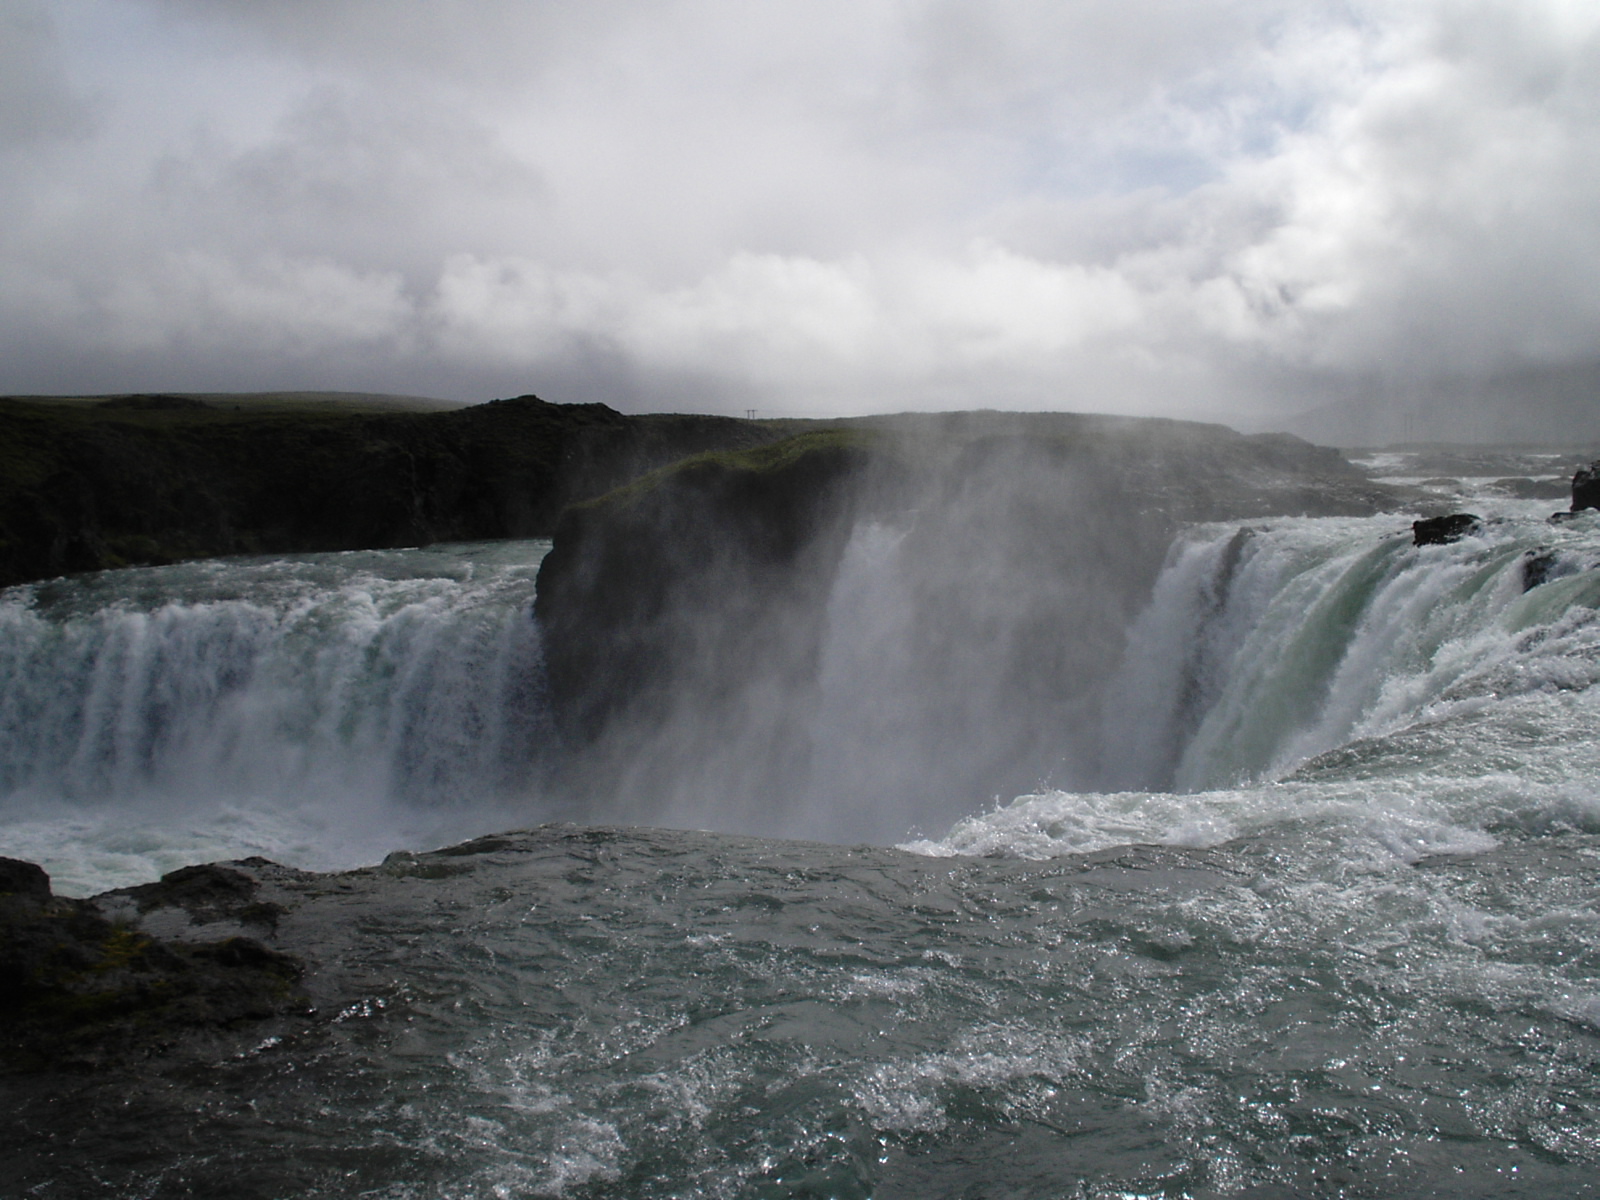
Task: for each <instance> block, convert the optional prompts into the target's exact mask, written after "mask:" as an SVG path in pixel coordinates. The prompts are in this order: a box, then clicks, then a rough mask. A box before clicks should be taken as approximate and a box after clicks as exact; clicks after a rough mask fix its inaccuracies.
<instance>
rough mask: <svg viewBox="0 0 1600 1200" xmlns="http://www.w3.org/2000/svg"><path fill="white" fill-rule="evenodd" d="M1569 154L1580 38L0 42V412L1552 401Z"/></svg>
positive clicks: (529, 15) (1513, 3)
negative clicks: (303, 404) (96, 402)
mask: <svg viewBox="0 0 1600 1200" xmlns="http://www.w3.org/2000/svg"><path fill="white" fill-rule="evenodd" d="M1597 149H1600V5H1597V4H1595V3H1594V2H1593V0H1504V2H1475V0H1375V2H1372V3H1367V2H1366V0H1345V2H1338V3H1335V2H1328V3H1322V2H1320V0H1302V2H1298V3H1292V2H1289V3H1286V2H1283V0H1042V2H1037V3H1036V2H1033V0H988V2H983V3H979V2H977V0H850V2H848V3H845V2H842V0H840V2H835V0H804V2H803V3H799V2H795V3H790V2H786V0H770V2H767V0H704V2H701V0H683V2H680V0H649V2H645V0H638V2H631V3H613V2H609V0H0V391H5V392H69V391H95V392H102V391H132V390H239V389H260V388H327V389H350V390H367V391H398V392H410V393H419V394H428V395H438V396H444V397H449V398H454V399H461V400H471V401H479V400H485V399H489V398H491V397H494V396H503V395H516V394H519V393H522V392H529V391H532V392H537V393H539V394H541V395H544V396H545V397H546V398H548V399H553V400H605V401H607V402H609V403H611V404H613V405H614V406H616V407H619V408H624V409H630V410H635V411H638V410H648V409H695V410H702V411H722V412H742V411H743V410H745V409H747V408H755V409H758V410H760V411H761V412H763V413H770V414H774V415H776V414H780V413H783V414H796V415H799V414H819V415H820V414H832V413H846V412H849V413H855V412H866V411H887V410H897V409H904V408H948V407H998V408H1077V409H1094V410H1102V411H1121V412H1159V413H1164V414H1168V415H1180V416H1197V417H1208V416H1217V417H1221V418H1225V419H1226V418H1235V419H1241V420H1246V421H1249V420H1254V421H1256V422H1258V423H1267V424H1270V423H1272V422H1273V421H1274V420H1275V419H1278V418H1287V417H1288V416H1290V415H1292V414H1294V413H1296V412H1298V411H1300V410H1303V409H1306V408H1310V407H1312V406H1315V405H1318V404H1322V403H1326V402H1328V401H1337V400H1346V399H1350V398H1352V397H1354V398H1358V399H1359V398H1371V397H1384V398H1386V399H1385V400H1384V402H1385V403H1389V402H1391V401H1392V400H1393V398H1394V397H1401V398H1404V397H1405V396H1412V395H1417V394H1421V392H1423V391H1427V390H1428V389H1432V393H1430V394H1433V393H1437V392H1438V391H1439V389H1440V388H1441V387H1444V388H1446V390H1448V389H1450V388H1455V389H1458V390H1460V391H1462V392H1463V394H1465V393H1467V392H1472V393H1473V394H1475V395H1484V394H1487V392H1486V390H1485V389H1486V388H1489V389H1490V390H1492V388H1490V385H1489V384H1487V383H1485V381H1493V380H1502V381H1503V380H1505V379H1519V378H1533V377H1537V378H1540V379H1546V380H1548V379H1550V378H1555V379H1566V380H1568V381H1569V384H1570V386H1569V387H1568V390H1569V391H1571V390H1572V388H1574V387H1575V388H1577V389H1578V390H1579V391H1580V392H1581V391H1582V389H1583V388H1584V387H1587V386H1588V383H1587V382H1586V381H1590V380H1600V375H1596V374H1595V373H1594V370H1593V368H1594V366H1595V364H1596V363H1597V362H1600V153H1597ZM1441 381H1443V383H1441ZM1571 381H1577V382H1575V383H1572V382H1571ZM1494 386H1499V385H1494ZM1561 386H1567V385H1561ZM1558 390H1559V387H1558ZM1584 395H1588V394H1587V393H1584ZM1567 400H1568V402H1572V403H1579V404H1580V405H1581V404H1584V403H1586V404H1588V405H1590V406H1591V407H1593V406H1595V405H1597V404H1600V400H1596V399H1595V398H1594V397H1593V396H1589V398H1588V399H1587V400H1584V399H1582V398H1579V399H1578V400H1576V401H1574V400H1573V398H1572V397H1571V396H1568V397H1567Z"/></svg>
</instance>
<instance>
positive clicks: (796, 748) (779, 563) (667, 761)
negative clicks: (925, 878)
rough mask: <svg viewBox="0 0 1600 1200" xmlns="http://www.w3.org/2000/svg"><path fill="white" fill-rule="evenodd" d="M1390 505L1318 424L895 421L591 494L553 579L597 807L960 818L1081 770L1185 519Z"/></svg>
mask: <svg viewBox="0 0 1600 1200" xmlns="http://www.w3.org/2000/svg"><path fill="white" fill-rule="evenodd" d="M1391 499H1392V498H1391V497H1390V496H1389V495H1388V493H1387V492H1386V491H1385V489H1383V488H1382V487H1380V486H1376V485H1373V484H1372V483H1371V482H1370V481H1369V480H1367V479H1366V477H1365V476H1363V475H1362V474H1361V473H1360V472H1358V471H1356V470H1355V469H1354V468H1351V467H1350V466H1349V465H1348V464H1346V463H1345V462H1344V460H1343V459H1342V458H1341V457H1340V456H1339V455H1338V454H1337V453H1336V452H1334V451H1329V450H1323V449H1321V448H1318V447H1313V446H1310V445H1308V444H1307V443H1304V442H1300V441H1299V440H1298V439H1294V438H1282V437H1259V438H1248V437H1243V436H1241V435H1239V434H1237V433H1234V432H1232V431H1231V430H1226V429H1223V428H1221V427H1218V426H1204V425H1197V424H1189V423H1184V422H1175V421H1158V420H1138V419H1133V418H1111V417H1094V416H1084V415H1080V414H1005V413H955V414H930V415H908V416H903V417H895V418H875V419H868V420H862V421H855V422H844V423H840V424H839V425H837V426H835V427H834V428H832V429H827V430H819V431H815V432H813V433H810V434H807V435H804V436H802V437H798V438H796V439H793V440H792V441H787V442H780V443H774V444H773V445H771V446H767V447H763V448H761V449H759V450H756V451H751V452H746V453H743V454H738V455H716V456H710V457H708V458H705V459H700V460H693V461H691V462H689V463H685V464H680V465H678V466H676V467H673V468H670V469H668V470H666V471H663V472H661V473H659V474H657V475H653V476H650V477H648V478H647V479H644V480H641V481H639V482H638V483H636V484H634V485H631V486H630V487H628V488H625V489H623V490H622V491H620V492H618V493H615V494H613V495H609V496H606V497H603V498H600V499H598V500H596V501H594V502H592V503H589V504H585V505H580V506H577V507H575V508H573V509H571V510H569V511H568V512H567V513H566V514H565V515H564V516H563V518H562V521H561V523H560V525H559V526H558V527H557V530H556V533H555V537H554V548H553V549H552V550H551V552H550V554H549V556H548V557H547V558H546V559H545V561H544V565H543V567H542V568H541V570H540V574H539V589H538V601H537V608H536V613H537V616H538V618H539V620H540V622H541V623H542V624H543V626H544V635H545V636H544V646H545V659H546V669H547V677H548V680H549V688H550V700H551V707H552V710H553V711H554V713H555V716H556V720H557V724H558V726H559V727H560V729H561V730H562V732H563V733H564V734H565V735H566V738H567V740H568V748H569V750H571V751H572V752H573V753H572V756H571V760H570V762H569V765H568V768H567V771H568V776H569V778H568V780H567V786H569V787H570V788H571V789H572V790H573V792H574V794H575V796H576V797H580V798H581V799H575V801H574V804H575V811H576V807H577V805H578V804H580V803H581V805H582V808H583V811H584V812H585V814H586V815H588V814H595V815H596V816H597V818H598V819H601V820H606V819H613V818H616V819H621V817H622V813H623V806H621V805H619V806H618V809H617V810H615V811H608V810H607V808H606V804H607V800H608V798H609V797H614V796H626V797H627V798H628V799H627V804H626V811H627V812H628V813H629V814H630V817H631V819H639V814H645V819H648V820H652V821H655V822H658V823H664V824H684V825H695V826H701V825H705V824H707V823H710V822H712V821H714V820H715V821H721V822H729V821H737V823H738V824H739V827H741V828H748V829H756V830H760V831H762V832H771V833H775V834H780V835H788V836H811V835H813V834H814V833H815V832H816V830H813V829H810V828H808V827H805V826H796V825H792V824H785V823H783V822H784V819H785V818H783V817H781V815H780V814H783V813H817V812H823V811H827V809H828V807H829V806H830V805H832V806H837V805H839V804H855V805H857V806H858V807H859V809H860V813H861V820H860V821H858V822H856V824H855V827H856V828H858V829H859V833H858V835H857V836H860V837H862V838H863V839H865V840H875V839H877V840H888V839H892V838H894V837H897V836H903V834H904V832H905V828H906V826H907V824H908V823H909V819H908V818H906V817H905V816H904V815H903V814H904V812H905V811H906V809H907V808H910V807H913V806H912V805H911V804H910V803H909V801H908V802H907V804H906V805H904V806H901V805H899V804H898V803H897V801H896V796H901V797H910V796H913V795H914V796H916V797H917V801H916V803H915V805H914V807H915V809H916V812H917V814H918V816H917V817H916V818H915V819H917V820H922V821H927V822H929V823H930V824H937V823H938V822H940V821H941V820H943V819H944V818H945V817H946V816H948V817H949V819H950V820H954V819H956V818H957V817H959V816H960V815H962V814H963V813H964V812H966V811H969V810H970V805H971V801H972V797H973V796H974V795H987V794H993V793H997V792H998V793H1003V794H1016V793H1018V792H1022V791H1027V790H1029V789H1031V788H1036V787H1038V786H1039V785H1040V781H1041V780H1048V781H1050V782H1051V783H1052V784H1053V785H1056V786H1068V785H1071V784H1073V783H1074V782H1077V781H1076V780H1074V779H1073V778H1071V777H1070V776H1069V775H1068V774H1067V772H1068V771H1069V770H1070V769H1071V768H1070V767H1069V766H1067V765H1064V764H1069V763H1071V762H1074V761H1077V762H1082V761H1083V760H1084V759H1086V758H1087V757H1088V753H1089V752H1088V747H1089V745H1090V743H1091V742H1092V741H1093V739H1094V737H1095V728H1094V726H1095V722H1096V721H1097V720H1098V716H1097V711H1098V690H1097V689H1098V688H1099V687H1100V685H1101V684H1102V683H1103V682H1104V681H1105V680H1106V679H1107V678H1109V677H1110V675H1111V674H1112V672H1113V671H1114V669H1115V666H1116V662H1117V660H1118V658H1119V656H1120V654H1121V650H1122V639H1123V637H1124V633H1125V630H1126V628H1127V626H1128V623H1129V621H1130V619H1131V617H1132V616H1133V614H1134V613H1136V612H1137V611H1138V608H1139V606H1140V605H1141V604H1142V603H1143V602H1144V599H1145V597H1146V596H1147V595H1148V592H1149V588H1150V586H1151V585H1152V583H1153V581H1154V578H1155V576H1156V573H1157V572H1158V571H1159V569H1160V566H1161V562H1162V559H1163V557H1164V555H1165V554H1166V551H1167V548H1168V546H1169V544H1170V542H1171V538H1172V534H1173V532H1174V530H1175V529H1176V528H1177V527H1178V526H1179V525H1181V524H1183V523H1185V522H1190V521H1203V520H1215V519H1224V518H1232V517H1247V516H1267V515H1271V514H1293V515H1298V514H1302V513H1370V512H1374V511H1378V510H1379V509H1380V508H1383V507H1386V506H1387V505H1388V504H1389V503H1390V502H1391ZM869 764H870V766H869ZM796 819H798V818H796ZM874 822H876V823H874ZM846 824H849V823H848V822H847V823H846ZM834 827H835V828H837V827H839V826H838V825H837V824H836V825H835V826H834Z"/></svg>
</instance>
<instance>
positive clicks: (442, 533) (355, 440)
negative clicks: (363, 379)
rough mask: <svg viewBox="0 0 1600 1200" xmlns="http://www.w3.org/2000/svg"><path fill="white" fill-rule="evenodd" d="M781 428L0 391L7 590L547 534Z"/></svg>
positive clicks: (570, 411) (512, 409) (533, 412)
mask: <svg viewBox="0 0 1600 1200" xmlns="http://www.w3.org/2000/svg"><path fill="white" fill-rule="evenodd" d="M778 436H780V433H779V432H778V431H777V430H776V429H774V428H772V427H770V426H767V425H763V424H760V423H757V422H750V421H738V420H734V419H732V418H727V417H711V416H671V415H652V416H638V417H630V416H624V415H623V414H622V413H618V412H615V411H613V410H612V409H609V408H607V407H606V406H604V405H600V404H585V405H556V404H547V403H545V402H544V401H541V400H539V399H538V398H537V397H534V396H522V397H519V398H517V399H514V400H499V401H494V402H492V403H489V404H483V405H476V406H473V407H470V408H463V409H457V410H454V411H448V412H403V411H394V412H370V411H341V410H337V409H316V408H306V407H302V408H299V409H293V408H289V409H285V410H283V411H275V410H272V409H270V408H267V409H263V408H255V407H245V408H241V409H237V410H236V409H234V408H232V407H230V406H226V405H224V404H222V403H221V402H220V401H218V400H216V399H215V398H213V399H211V400H198V399H192V398H186V397H166V398H163V397H123V398H118V399H114V400H111V401H107V402H104V403H101V404H94V405H65V404H44V403H36V402H24V401H19V400H4V399H0V586H4V585H7V584H12V583H19V582H23V581H26V580H31V579H40V578H47V577H49V576H52V575H58V574H62V573H64V572H70V571H84V570H94V569H98V568H103V567H114V566H125V565H129V564H135V563H156V562H170V561H174V560H177V559H182V558H196V557H205V556H208V555H215V554H249V553H277V552H293V551H310V550H345V549H362V548H377V547H385V546H408V545H419V544H426V543H429V542H434V541H442V540H457V539H476V538H500V537H535V536H547V535H548V534H549V533H550V532H551V531H552V530H553V529H554V527H555V523H556V519H557V516H558V514H559V513H560V512H561V510H562V509H563V508H564V507H565V506H566V505H568V504H569V503H572V502H573V501H575V500H582V499H585V498H587V497H591V496H595V495H598V494H600V493H602V492H605V491H607V490H609V489H611V488H614V487H616V486H618V485H619V484H621V483H624V482H626V481H627V480H629V479H632V478H634V477H635V476H637V475H639V474H641V473H642V472H644V471H648V470H650V469H652V468H654V467H659V466H661V465H663V464H665V463H669V462H672V461H674V460H677V459H680V458H682V457H684V456H685V455H690V454H696V453H700V452H702V451H706V450H711V449H721V448H736V447H744V446H752V445H759V444H761V443H763V442H767V441H771V440H773V439H774V438H776V437H778Z"/></svg>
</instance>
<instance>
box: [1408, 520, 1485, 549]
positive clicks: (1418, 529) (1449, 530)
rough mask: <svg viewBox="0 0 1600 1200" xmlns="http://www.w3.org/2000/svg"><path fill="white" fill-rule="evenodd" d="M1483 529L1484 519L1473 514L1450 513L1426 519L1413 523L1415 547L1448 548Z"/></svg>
mask: <svg viewBox="0 0 1600 1200" xmlns="http://www.w3.org/2000/svg"><path fill="white" fill-rule="evenodd" d="M1482 527H1483V518H1482V517H1480V516H1476V515H1475V514H1473V513H1450V514H1449V515H1447V516H1443V517H1424V518H1423V519H1422V520H1420V521H1413V522H1411V544H1412V545H1414V546H1448V545H1449V544H1450V543H1452V542H1459V541H1460V540H1461V539H1462V538H1464V537H1466V536H1467V535H1468V534H1470V533H1475V532H1476V531H1477V530H1479V529H1481V528H1482Z"/></svg>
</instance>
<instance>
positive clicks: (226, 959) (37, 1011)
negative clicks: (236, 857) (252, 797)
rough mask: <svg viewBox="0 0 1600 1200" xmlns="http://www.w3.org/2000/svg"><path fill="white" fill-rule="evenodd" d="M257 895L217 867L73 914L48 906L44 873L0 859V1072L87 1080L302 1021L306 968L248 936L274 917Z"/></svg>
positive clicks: (245, 881) (85, 904)
mask: <svg viewBox="0 0 1600 1200" xmlns="http://www.w3.org/2000/svg"><path fill="white" fill-rule="evenodd" d="M241 865H242V866H247V865H254V866H255V867H257V868H258V869H260V868H269V869H271V870H273V871H278V872H282V871H285V870H286V868H282V867H277V866H276V865H275V864H271V863H267V862H266V860H264V859H257V860H251V863H250V864H241ZM258 887H259V881H258V880H257V879H256V878H255V876H254V875H252V874H248V873H246V871H245V870H241V869H239V868H238V867H230V866H222V865H211V866H200V867H185V868H183V869H182V870H179V871H174V872H172V873H171V874H169V875H167V876H165V877H164V878H162V880H161V881H160V882H159V883H152V884H146V885H144V886H142V887H136V888H127V889H123V890H121V891H117V892H108V893H106V894H105V895H103V896H98V897H96V898H94V899H93V900H72V899H68V898H66V897H62V896H55V895H52V894H51V890H50V877H49V875H47V874H46V873H45V871H44V870H43V869H42V868H41V867H39V866H37V865H35V864H34V863H29V862H23V861H21V860H19V859H14V858H0V1070H8V1071H16V1070H23V1071H31V1070H73V1069H79V1070H87V1069H93V1068H96V1067H100V1066H104V1065H106V1064H108V1063H110V1062H115V1061H127V1060H131V1059H137V1058H141V1057H145V1056H148V1055H150V1054H152V1053H155V1052H157V1051H159V1050H161V1049H162V1048H164V1047H166V1046H169V1045H171V1044H172V1043H173V1042H174V1040H175V1039H177V1038H178V1037H180V1036H181V1035H183V1034H185V1033H188V1032H192V1031H195V1030H201V1029H211V1030H217V1029H229V1028H235V1027H238V1026H240V1025H243V1024H247V1023H250V1022H253V1021H257V1020H260V1019H262V1018H265V1017H272V1016H276V1015H278V1014H281V1013H285V1012H290V1011H293V1010H295V1009H304V1008H305V1007H306V1000H305V997H304V996H303V995H302V994H301V993H300V991H299V987H298V985H299V982H300V979H301V977H302V975H303V974H304V967H303V965H302V964H301V962H300V961H299V960H298V959H296V958H294V957H292V956H290V955H288V954H284V953H282V952H281V951H278V950H274V949H272V948H270V947H268V946H266V945H264V944H263V943H262V942H261V941H260V940H259V939H258V938H257V937H254V936H251V934H252V933H267V932H269V931H270V929H271V927H272V926H273V924H274V923H275V922H276V920H277V916H278V914H279V912H281V908H280V907H279V906H278V905H275V904H272V903H270V902H263V901H261V900H259V899H258V898H257V896H256V892H257V889H258ZM155 928H165V929H169V930H171V931H173V932H174V933H178V932H180V931H182V930H191V931H193V933H195V934H199V935H200V936H199V937H192V936H191V937H163V936H157V934H156V933H155V932H153V929H155Z"/></svg>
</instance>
